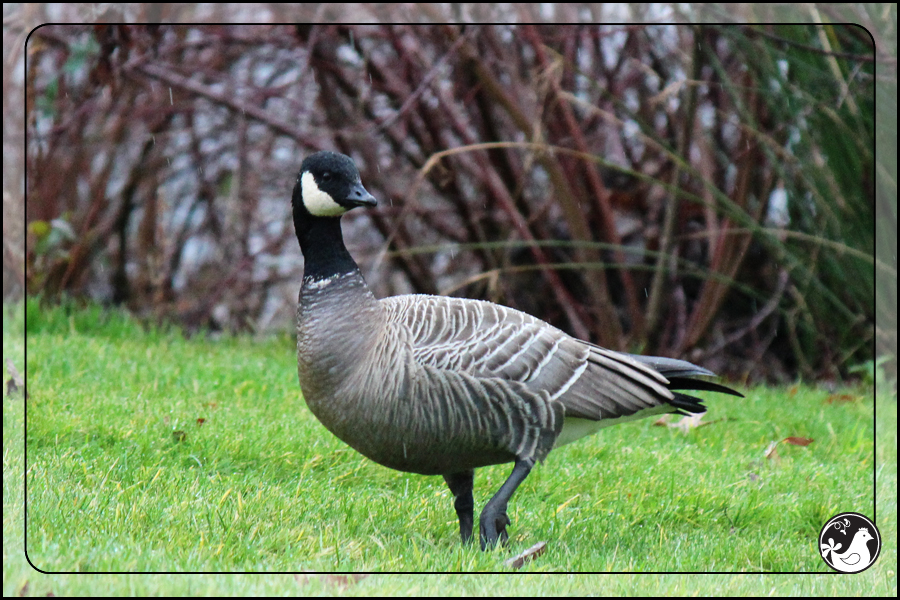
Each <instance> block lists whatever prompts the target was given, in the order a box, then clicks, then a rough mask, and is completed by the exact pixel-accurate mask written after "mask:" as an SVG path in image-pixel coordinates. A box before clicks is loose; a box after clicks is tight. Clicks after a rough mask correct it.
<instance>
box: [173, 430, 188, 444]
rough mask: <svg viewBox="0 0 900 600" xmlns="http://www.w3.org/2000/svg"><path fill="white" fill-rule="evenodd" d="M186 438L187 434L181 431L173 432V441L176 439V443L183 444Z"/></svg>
mask: <svg viewBox="0 0 900 600" xmlns="http://www.w3.org/2000/svg"><path fill="white" fill-rule="evenodd" d="M186 437H187V434H186V433H185V432H183V431H181V430H176V431H173V432H172V439H174V440H175V441H176V442H183V441H184V439H185V438H186Z"/></svg>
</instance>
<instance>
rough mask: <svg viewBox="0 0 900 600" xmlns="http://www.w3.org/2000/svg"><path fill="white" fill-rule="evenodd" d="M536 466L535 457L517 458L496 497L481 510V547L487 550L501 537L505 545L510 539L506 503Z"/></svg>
mask: <svg viewBox="0 0 900 600" xmlns="http://www.w3.org/2000/svg"><path fill="white" fill-rule="evenodd" d="M533 466H534V460H533V459H527V460H521V459H517V460H516V466H514V467H513V470H512V473H510V475H509V477H508V478H507V480H506V481H505V482H504V483H503V485H501V486H500V489H499V490H497V493H496V494H494V497H493V498H491V499H490V500H489V501H488V503H487V504H485V506H484V510H483V511H481V518H480V519H479V526H480V528H481V549H482V550H486V549H488V548H493V547H494V546H496V545H497V540H498V539H499V540H500V541H501V542H502V543H503V544H504V545H505V544H506V541H507V540H508V539H509V534H507V533H506V526H507V525H509V517H507V516H506V505H507V503H508V502H509V499H510V498H512V495H513V493H514V492H515V491H516V488H518V487H519V484H520V483H522V482H523V481H525V478H526V477H528V473H530V472H531V468H532V467H533Z"/></svg>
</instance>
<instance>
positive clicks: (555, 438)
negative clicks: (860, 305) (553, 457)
mask: <svg viewBox="0 0 900 600" xmlns="http://www.w3.org/2000/svg"><path fill="white" fill-rule="evenodd" d="M291 204H292V212H293V220H294V228H295V230H296V234H297V240H298V241H299V243H300V249H301V251H302V253H303V256H304V273H303V282H302V285H301V288H300V295H299V302H298V309H297V369H298V375H299V379H300V388H301V391H302V395H303V398H304V399H305V401H306V404H307V405H308V407H309V409H310V410H311V411H312V413H313V414H314V415H315V416H316V418H317V419H318V420H319V421H320V422H321V423H322V424H323V425H324V426H325V427H326V428H327V429H328V430H329V431H330V432H331V433H333V434H334V435H335V436H337V437H338V438H339V439H340V440H342V441H343V442H345V443H346V444H348V445H349V446H351V447H352V448H354V449H355V450H357V451H358V452H359V453H361V454H362V455H364V456H366V457H367V458H369V459H371V460H373V461H375V462H376V463H378V464H380V465H383V466H385V467H389V468H391V469H396V470H399V471H405V472H410V473H419V474H423V475H441V476H443V478H444V480H445V482H446V484H447V486H448V487H449V488H450V492H451V493H452V495H453V497H454V508H455V510H456V514H457V517H458V520H459V530H460V537H461V538H462V541H463V543H468V542H469V541H470V540H471V539H472V535H473V527H474V518H473V514H474V512H473V511H474V501H473V496H472V490H473V483H474V473H475V469H477V468H479V467H484V466H488V465H495V464H503V463H513V468H512V472H511V473H510V475H509V477H508V478H507V479H506V480H505V482H504V483H503V484H502V485H501V486H500V488H499V490H498V491H497V492H496V493H495V494H494V496H493V497H492V498H491V499H490V500H489V501H488V502H487V504H486V505H485V507H484V509H483V510H482V512H481V515H480V518H479V539H480V544H481V549H482V550H485V549H489V548H492V547H494V546H496V544H497V543H498V541H499V542H500V543H502V544H503V545H506V544H507V542H508V538H509V535H508V533H507V530H506V527H507V525H509V524H510V520H509V517H508V516H507V514H506V511H507V506H508V503H509V501H510V498H511V497H512V495H513V493H514V492H515V491H516V488H518V487H519V485H520V484H521V483H522V482H523V481H524V480H525V478H526V477H527V476H528V474H529V472H530V471H531V470H532V468H533V467H534V465H535V464H536V463H537V462H543V460H544V459H545V458H546V456H547V454H548V453H549V452H550V451H551V450H552V449H553V448H556V447H559V446H562V445H564V444H568V443H569V442H573V441H575V440H577V439H579V438H581V437H584V436H586V435H589V434H592V433H594V432H596V431H597V430H599V429H601V428H603V427H606V426H608V425H612V424H615V423H621V422H623V421H630V420H632V419H635V418H639V417H645V416H649V415H656V414H661V413H670V412H671V413H678V414H683V415H684V414H689V413H701V412H704V411H705V410H706V409H705V407H704V406H703V405H702V403H701V400H699V399H697V398H693V397H691V396H688V395H685V394H683V393H681V392H680V391H678V390H708V391H715V392H723V393H726V394H732V395H735V396H741V394H740V393H738V392H736V391H734V390H732V389H730V388H728V387H725V386H723V385H720V384H717V383H712V382H709V381H706V380H698V379H694V378H695V377H697V376H714V373H712V372H710V371H708V370H706V369H704V368H702V367H698V366H696V365H693V364H691V363H689V362H686V361H682V360H676V359H670V358H661V357H651V356H640V355H634V354H624V353H621V352H614V351H611V350H607V349H605V348H601V347H599V346H596V345H594V344H591V343H589V342H585V341H582V340H579V339H576V338H574V337H571V336H569V335H567V334H566V333H564V332H563V331H561V330H560V329H557V328H556V327H553V326H552V325H549V324H548V323H545V322H543V321H541V320H539V319H536V318H535V317H532V316H530V315H528V314H526V313H523V312H521V311H518V310H514V309H512V308H508V307H504V306H500V305H498V304H494V303H491V302H485V301H481V300H470V299H463V298H451V297H443V296H431V295H418V294H413V295H402V296H393V297H389V298H383V299H380V300H379V299H376V298H375V296H374V295H373V294H372V292H371V291H369V288H368V287H367V285H366V282H365V279H363V276H362V274H361V273H360V270H359V267H358V266H357V264H356V262H354V260H353V258H352V257H351V256H350V253H349V252H348V251H347V248H346V246H345V245H344V241H343V237H342V234H341V225H340V219H341V216H342V215H343V214H344V213H346V212H347V211H349V210H351V209H353V208H355V207H372V206H375V204H376V200H375V198H374V197H373V196H372V195H371V194H370V193H369V192H368V191H366V189H365V188H364V187H363V185H362V182H361V180H360V175H359V171H358V170H357V167H356V165H355V163H354V162H353V160H352V159H351V158H350V157H348V156H346V155H343V154H339V153H336V152H330V151H323V152H317V153H315V154H312V155H310V156H308V157H307V158H306V159H305V160H304V161H303V163H302V165H301V167H300V173H299V175H298V177H297V181H296V184H295V186H294V190H293V194H292V198H291Z"/></svg>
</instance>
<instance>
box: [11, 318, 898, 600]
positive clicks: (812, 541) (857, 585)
mask: <svg viewBox="0 0 900 600" xmlns="http://www.w3.org/2000/svg"><path fill="white" fill-rule="evenodd" d="M23 312H24V311H23V309H22V307H21V306H17V307H6V308H5V309H4V337H3V355H4V359H10V360H11V361H12V362H13V364H15V365H17V366H19V370H20V371H21V370H22V368H21V365H22V364H23V357H24V352H23V344H22V337H23V331H25V330H26V329H27V334H28V341H27V378H28V389H29V398H28V401H27V419H28V424H27V442H28V444H27V448H28V456H27V464H28V477H27V482H28V501H27V512H28V518H27V530H26V531H23V522H24V520H25V519H24V512H23V506H22V486H21V484H22V479H23V477H24V459H23V452H22V442H23V428H22V423H23V416H24V411H23V407H24V404H25V402H23V401H22V397H21V395H18V396H14V397H12V398H5V399H4V421H3V428H4V594H5V595H14V594H18V593H20V592H22V591H24V593H25V594H27V595H44V594H46V593H48V592H52V593H54V594H55V595H64V594H71V595H87V594H96V593H97V590H104V591H105V592H106V593H109V594H116V595H120V594H121V595H125V594H129V595H131V594H154V595H170V594H191V595H205V594H223V595H244V594H286V593H291V594H295V593H301V594H310V595H316V594H347V593H352V594H360V595H373V594H404V595H420V594H421V595H438V594H441V595H445V594H447V593H458V594H473V595H474V594H492V595H495V594H496V593H497V592H496V589H495V588H496V585H497V582H496V581H495V580H494V579H493V578H483V577H476V576H453V575H442V576H414V575H402V576H382V575H373V576H371V577H369V578H366V579H363V580H362V581H360V582H359V583H356V584H350V585H349V587H344V586H342V585H340V584H339V583H335V582H334V581H333V580H330V579H327V578H310V579H309V580H303V579H301V580H298V579H296V578H294V577H292V576H290V575H285V576H271V577H265V578H262V577H258V576H246V575H245V576H239V575H232V576H220V577H210V576H200V575H195V576H181V577H169V578H160V577H158V576H150V575H145V576H137V575H94V576H83V575H79V576H74V575H43V574H41V573H38V572H37V571H34V570H32V569H31V567H29V566H28V564H27V563H26V562H25V560H24V559H25V557H24V555H23V552H22V549H23V546H25V547H26V548H27V554H28V558H29V559H30V561H31V563H32V564H33V565H34V566H35V567H37V568H39V569H41V570H43V571H47V572H51V573H52V572H92V571H93V572H105V571H125V572H154V571H185V572H190V571H205V572H221V571H232V572H233V571H238V572H253V571H258V572H267V573H278V572H297V571H302V570H314V571H370V572H375V571H429V572H438V573H447V572H453V571H502V570H504V569H505V568H504V567H503V560H504V559H505V558H507V557H509V556H511V555H512V554H514V553H517V552H519V551H522V550H524V549H525V548H527V547H529V546H531V545H532V544H534V543H536V542H538V541H545V542H547V551H546V553H545V554H544V555H543V556H541V557H539V558H538V559H537V560H536V561H534V562H532V563H529V564H528V565H527V566H526V567H525V568H524V569H523V571H526V572H529V571H530V572H541V571H553V572H572V571H585V572H595V571H611V572H623V571H631V572H640V571H657V572H658V571H673V572H677V571H687V572H692V571H700V572H705V571H719V572H725V573H730V572H744V573H746V574H744V575H736V576H735V575H716V576H712V575H694V576H690V575H667V576H653V577H650V576H646V575H644V576H642V575H610V576H604V577H599V578H598V577H596V576H573V577H559V576H557V577H549V578H548V577H544V576H541V575H525V576H521V577H516V578H514V579H507V580H504V583H503V586H504V587H503V590H504V593H509V594H517V593H519V594H524V593H530V594H578V595H584V594H604V595H605V594H629V595H631V594H653V595H679V594H697V593H702V594H704V595H707V594H728V595H757V594H768V593H776V594H779V595H786V594H791V595H834V594H842V595H843V594H847V595H870V594H875V595H896V571H895V569H896V561H897V558H896V556H897V555H896V539H897V533H896V483H897V478H896V473H897V469H896V400H895V397H894V396H891V397H888V396H883V397H881V398H880V399H879V403H878V415H877V418H878V434H879V445H878V460H877V461H876V468H877V470H878V477H879V479H878V489H879V505H878V525H879V527H880V530H881V534H882V537H883V538H884V540H885V546H884V549H883V550H882V555H881V557H880V558H879V561H878V562H877V563H876V564H875V565H873V566H872V567H871V568H870V569H869V570H867V571H866V572H864V573H863V574H861V575H856V576H844V577H841V576H832V575H815V574H807V575H792V576H777V575H759V574H753V573H762V572H772V571H782V572H783V571H790V572H796V571H802V572H810V573H828V572H829V570H828V569H827V567H825V565H824V564H823V563H822V562H821V561H820V559H819V557H818V554H817V552H816V538H817V535H818V531H819V528H820V527H821V526H822V524H824V522H825V520H827V519H828V518H829V517H831V516H832V515H833V514H834V513H836V512H839V511H844V510H854V511H859V512H862V513H864V514H867V515H869V516H871V515H872V511H873V498H872V489H873V488H872V470H873V460H872V458H873V409H874V395H873V393H872V392H871V391H870V390H867V389H851V390H841V392H840V393H846V394H849V395H850V396H851V397H852V398H854V399H855V398H858V400H854V401H851V402H833V403H829V402H828V399H829V396H830V394H829V393H828V392H826V391H821V390H818V389H816V388H815V387H810V386H802V385H801V386H795V387H794V388H790V389H781V388H764V387H757V388H752V389H747V390H744V392H745V393H746V394H747V396H748V397H747V398H746V399H738V398H731V397H725V396H716V395H710V398H709V402H708V405H709V407H710V412H709V413H708V415H707V416H706V418H705V421H710V422H712V423H711V424H709V425H708V426H704V427H700V428H698V429H694V430H691V431H689V432H686V433H685V432H682V431H679V430H677V429H674V428H665V427H656V426H654V425H653V422H652V420H644V421H641V422H636V423H631V424H625V425H620V426H616V427H612V428H609V429H606V430H603V431H601V432H600V433H599V434H598V435H595V436H592V437H591V438H588V439H585V440H581V441H579V442H576V443H574V444H571V445H569V446H566V447H564V448H561V449H559V450H556V451H554V452H552V453H551V454H550V456H549V458H548V459H547V461H546V463H545V464H544V465H542V466H538V467H537V468H536V469H535V470H534V471H533V472H532V474H531V475H530V476H529V477H528V479H527V480H526V481H525V483H524V484H523V485H522V486H521V487H520V488H519V490H518V491H517V492H516V495H515V496H514V497H513V500H512V502H511V504H510V518H511V519H512V524H511V526H510V533H511V537H510V541H511V548H510V549H508V550H502V549H501V550H500V551H498V552H495V553H482V552H480V551H478V550H476V549H474V548H463V547H462V546H461V545H460V543H459V540H458V529H457V523H456V518H455V513H454V512H453V509H452V499H451V497H450V493H449V491H448V490H447V489H445V486H444V484H443V481H442V480H441V478H439V477H423V476H418V475H411V474H405V473H399V472H396V471H391V470H388V469H385V468H383V467H380V466H378V465H376V464H374V463H372V462H371V461H368V460H367V459H364V458H362V457H361V456H360V455H358V454H357V453H356V452H354V451H352V450H350V449H349V448H348V447H347V446H345V445H344V444H343V443H341V442H340V441H338V440H337V439H336V438H334V437H333V436H332V435H331V434H329V433H328V432H327V431H326V430H325V429H324V428H323V427H322V426H321V425H320V424H319V423H318V422H317V421H316V420H315V418H314V417H313V416H312V415H311V413H310V412H309V411H308V410H307V408H306V406H305V404H304V403H303V401H302V399H301V397H300V394H299V386H298V383H297V375H296V363H295V357H294V347H293V341H292V340H291V339H290V338H289V337H277V338H267V339H261V340H256V339H252V338H249V337H228V336H225V337H222V338H220V339H217V340H212V339H209V338H207V337H203V336H197V337H194V338H192V339H185V338H184V337H183V336H182V335H181V334H180V333H179V332H177V331H173V330H166V329H153V330H147V329H145V328H143V327H141V326H140V325H138V324H136V323H135V322H134V321H133V320H131V319H130V318H128V317H126V316H123V315H119V314H117V313H107V312H103V311H101V310H99V309H96V308H89V309H83V310H72V309H65V308H53V309H43V308H40V307H39V306H38V305H37V303H34V302H30V303H29V305H28V320H27V321H28V324H27V328H26V326H25V325H24V323H23V318H22V313H23ZM4 363H5V361H4ZM7 378H8V375H6V374H5V375H4V381H5V380H6V379H7ZM200 419H202V420H203V421H202V422H201V421H200ZM788 436H802V437H809V438H813V439H814V440H815V441H814V442H813V443H812V444H811V445H809V446H807V447H800V446H792V445H788V444H781V445H779V446H778V455H779V458H778V459H767V458H765V456H764V454H765V451H766V449H767V447H768V445H769V443H770V442H772V441H777V440H781V439H783V438H785V437H788ZM509 468H510V466H509V465H501V466H497V467H492V468H488V469H482V470H479V471H478V473H477V474H476V510H480V508H481V507H482V506H483V505H484V502H486V500H487V499H488V498H489V497H490V495H491V494H493V492H494V491H496V489H497V487H498V486H499V485H500V483H501V482H502V481H503V480H504V478H505V477H506V475H507V474H508V471H509ZM23 533H24V534H25V536H26V537H25V538H23ZM26 539H27V544H26V543H25V540H26Z"/></svg>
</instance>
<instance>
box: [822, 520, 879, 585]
mask: <svg viewBox="0 0 900 600" xmlns="http://www.w3.org/2000/svg"><path fill="white" fill-rule="evenodd" d="M819 553H820V554H821V555H822V560H824V561H825V564H827V565H828V566H829V567H831V568H832V569H834V570H835V571H840V572H841V573H859V572H860V571H865V570H866V569H868V568H869V566H871V564H872V563H874V562H875V559H877V558H878V555H879V554H880V553H881V533H879V531H878V528H877V527H875V523H873V522H872V521H870V520H869V518H868V517H866V516H864V515H861V514H859V513H854V512H845V513H841V514H839V515H836V516H834V517H832V518H831V519H830V520H829V521H828V522H827V523H826V524H825V527H823V528H822V531H821V532H820V533H819Z"/></svg>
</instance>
